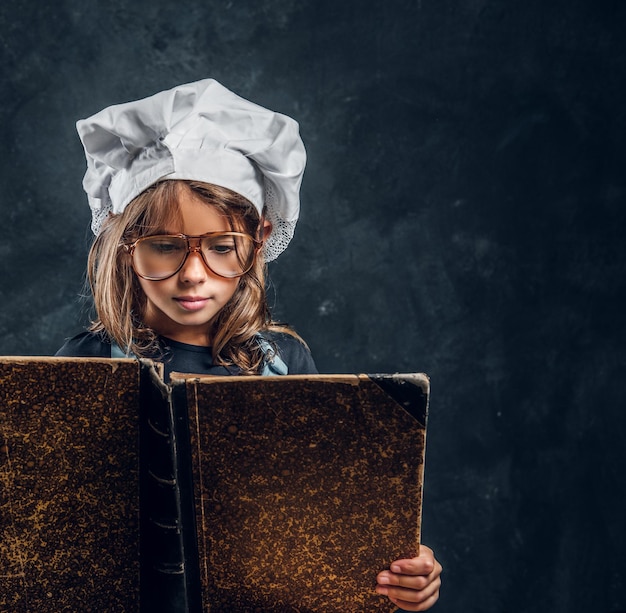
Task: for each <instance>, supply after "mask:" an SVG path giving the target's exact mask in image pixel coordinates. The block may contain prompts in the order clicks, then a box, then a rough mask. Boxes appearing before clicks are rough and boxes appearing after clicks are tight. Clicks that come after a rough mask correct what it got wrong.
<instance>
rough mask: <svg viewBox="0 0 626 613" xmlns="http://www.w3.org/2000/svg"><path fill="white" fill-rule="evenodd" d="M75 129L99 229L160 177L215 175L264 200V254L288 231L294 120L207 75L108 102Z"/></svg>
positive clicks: (297, 146) (296, 144) (295, 156)
mask: <svg viewBox="0 0 626 613" xmlns="http://www.w3.org/2000/svg"><path fill="white" fill-rule="evenodd" d="M76 128H77V130H78V134H79V136H80V139H81V141H82V143H83V146H84V148H85V155H86V157H87V172H86V173H85V177H84V180H83V187H84V189H85V191H86V192H87V196H88V199H89V206H90V207H91V212H92V223H91V228H92V230H93V232H94V234H96V235H98V234H99V232H100V228H101V225H102V223H103V221H104V220H105V219H106V217H107V216H108V215H109V213H121V212H122V211H123V210H124V209H125V208H126V206H127V205H128V204H129V203H130V202H131V201H132V200H133V198H135V197H136V196H138V195H139V194H140V193H141V192H143V191H144V190H145V189H147V188H148V187H150V186H151V185H153V184H154V183H156V182H157V181H159V180H161V179H186V180H196V181H203V182H205V183H213V184H215V185H219V186H221V187H226V188H228V189H230V190H232V191H234V192H237V193H238V194H241V195H242V196H244V197H245V198H247V199H248V200H250V202H252V203H253V204H254V206H255V207H256V208H257V209H258V211H259V213H261V211H262V210H263V207H264V206H266V207H267V213H266V218H267V219H268V220H269V221H270V222H271V223H272V232H271V234H270V236H269V237H268V239H267V241H266V243H265V256H266V259H267V260H268V261H269V260H273V259H275V258H276V257H277V256H278V255H279V254H280V253H281V252H282V251H283V250H284V249H285V248H286V247H287V245H288V243H289V241H290V240H291V238H292V237H293V233H294V229H295V225H296V222H297V220H298V213H299V210H300V196H299V192H300V184H301V182H302V175H303V173H304V166H305V163H306V152H305V150H304V145H303V143H302V140H301V139H300V136H299V133H298V124H297V123H296V122H295V121H294V120H293V119H291V118H289V117H287V116H285V115H281V114H280V113H275V112H273V111H270V110H268V109H265V108H263V107H261V106H258V105H256V104H253V103H252V102H249V101H247V100H244V99H243V98H241V97H239V96H237V95H236V94H234V93H233V92H231V91H229V90H228V89H226V88H225V87H223V86H222V85H220V84H219V83H218V82H217V81H215V80H213V79H205V80H202V81H197V82H195V83H189V84H186V85H179V86H178V87H174V88H173V89H170V90H168V91H164V92H160V93H158V94H155V95H153V96H150V97H148V98H144V99H142V100H137V101H135V102H128V103H125V104H118V105H114V106H110V107H108V108H106V109H104V110H102V111H100V112H99V113H96V114H95V115H93V116H92V117H89V118H88V119H83V120H80V121H78V122H77V124H76Z"/></svg>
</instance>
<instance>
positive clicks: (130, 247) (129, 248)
mask: <svg viewBox="0 0 626 613" xmlns="http://www.w3.org/2000/svg"><path fill="white" fill-rule="evenodd" d="M213 236H215V237H221V236H235V237H236V236H242V237H245V238H246V239H249V240H250V241H252V245H253V247H254V255H253V256H252V260H251V262H250V266H248V268H247V269H246V270H244V271H243V272H241V273H240V274H237V275H233V276H232V277H227V276H224V275H221V274H220V273H219V272H215V271H214V270H213V268H211V266H210V265H209V263H208V262H207V259H206V257H205V255H204V252H203V251H202V239H203V238H211V237H213ZM149 238H182V239H184V240H185V242H186V243H187V253H186V254H185V257H184V258H183V259H182V261H181V263H180V265H179V267H178V268H177V269H176V270H175V271H174V272H173V273H172V274H170V275H167V277H159V278H158V279H154V278H151V277H146V276H145V275H142V274H141V273H140V272H138V271H137V269H136V268H135V264H134V259H133V254H134V252H135V247H136V246H137V243H140V242H142V241H144V240H146V239H149ZM192 239H195V240H197V241H198V243H197V244H196V245H195V246H194V247H192V246H191V243H190V242H189V241H190V240H192ZM122 246H123V247H124V249H125V250H126V252H127V253H128V255H130V258H131V265H132V267H133V270H134V271H135V274H136V275H137V276H138V277H141V278H142V279H145V280H146V281H165V280H166V279H171V278H172V277H173V276H174V275H175V274H177V273H178V272H180V270H181V269H182V267H183V266H184V265H185V263H186V262H187V260H188V258H189V255H190V254H191V253H192V252H195V253H198V254H200V257H201V258H202V262H203V264H204V265H205V266H206V267H207V268H208V269H209V270H210V271H211V272H212V273H213V274H215V275H217V276H218V277H222V279H238V278H239V277H243V275H245V274H246V273H248V272H250V270H251V269H252V267H253V266H254V262H255V260H256V256H257V254H258V253H259V251H260V249H261V248H262V247H263V241H260V240H258V239H256V238H254V237H253V236H251V235H250V234H246V233H245V232H230V231H226V232H207V233H206V234H194V235H191V234H183V233H176V234H150V235H148V236H140V237H139V238H138V239H136V240H134V241H133V242H132V243H122Z"/></svg>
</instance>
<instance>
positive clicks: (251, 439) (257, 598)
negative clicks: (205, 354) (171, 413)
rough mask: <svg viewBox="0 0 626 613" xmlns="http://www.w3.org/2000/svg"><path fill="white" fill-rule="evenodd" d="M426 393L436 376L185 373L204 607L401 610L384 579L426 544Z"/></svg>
mask: <svg viewBox="0 0 626 613" xmlns="http://www.w3.org/2000/svg"><path fill="white" fill-rule="evenodd" d="M428 392H429V388H428V379H427V378H426V377H425V376H424V375H395V376H365V375H362V376H349V375H346V376H332V377H329V376H314V377H311V376H289V377H271V378H258V377H245V378H244V377H223V378H222V377H220V378H215V377H213V378H211V377H205V378H199V377H181V378H178V379H176V378H174V385H173V394H172V401H173V405H174V407H175V410H176V407H182V406H184V407H185V410H184V413H185V414H188V417H189V431H190V444H191V446H190V454H191V466H192V471H193V495H192V496H191V497H190V498H189V500H191V502H193V504H194V506H195V518H196V526H197V547H198V559H199V573H200V583H201V592H202V595H201V599H202V610H204V611H249V612H254V611H264V612H276V613H278V612H285V613H286V612H294V613H295V612H301V613H302V612H307V613H310V612H311V613H312V612H327V611H354V612H355V613H356V612H359V613H363V612H367V611H372V612H374V611H387V612H389V611H392V610H394V609H395V607H393V605H391V603H390V602H389V601H388V600H387V599H386V598H383V597H381V596H379V595H377V594H376V593H375V592H374V587H375V576H376V574H377V572H378V571H380V570H382V569H384V568H388V566H389V564H390V562H392V561H393V560H395V559H398V558H401V557H410V556H413V555H416V553H417V551H418V543H419V533H420V513H421V500H422V479H423V468H424V444H425V427H426V414H427V404H428ZM182 412H183V411H182V410H178V413H179V414H181V413H182ZM184 499H185V496H183V500H184Z"/></svg>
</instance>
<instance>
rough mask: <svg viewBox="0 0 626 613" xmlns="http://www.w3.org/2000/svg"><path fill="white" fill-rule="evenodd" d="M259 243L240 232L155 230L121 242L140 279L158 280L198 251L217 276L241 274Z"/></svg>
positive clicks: (171, 274)
mask: <svg viewBox="0 0 626 613" xmlns="http://www.w3.org/2000/svg"><path fill="white" fill-rule="evenodd" d="M261 246H262V243H261V242H260V241H257V240H255V239H254V238H252V237H251V236H250V235H248V234H242V233H241V232H209V233H208V234H201V235H198V236H188V235H187V234H159V235H155V236H144V237H142V238H139V239H137V240H136V241H135V242H133V243H128V244H125V245H124V248H125V249H126V251H128V253H129V254H130V255H131V257H132V261H133V269H134V270H135V272H136V273H137V275H139V276H140V277H141V278H142V279H147V280H148V281H162V280H164V279H168V278H169V277H173V276H174V275H175V274H176V273H177V272H178V271H179V270H180V269H181V268H182V267H183V265H184V264H185V262H186V261H187V258H188V257H189V254H190V253H192V252H194V253H199V254H200V256H201V257H202V260H203V262H204V263H205V264H206V266H207V267H208V268H209V269H210V270H211V271H213V272H214V273H215V274H216V275H218V276H220V277H226V278H227V279H233V278H236V277H241V276H242V275H245V274H246V273H247V272H248V271H249V270H250V269H251V268H252V265H253V264H254V258H255V256H256V253H257V251H258V250H259V249H260V248H261Z"/></svg>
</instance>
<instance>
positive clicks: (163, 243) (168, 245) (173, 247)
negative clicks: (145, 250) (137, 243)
mask: <svg viewBox="0 0 626 613" xmlns="http://www.w3.org/2000/svg"><path fill="white" fill-rule="evenodd" d="M150 249H151V250H152V251H153V252H154V253H155V254H156V255H171V254H175V253H180V252H181V251H184V249H185V247H184V245H182V243H180V242H179V241H170V240H161V239H159V240H154V241H150Z"/></svg>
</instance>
